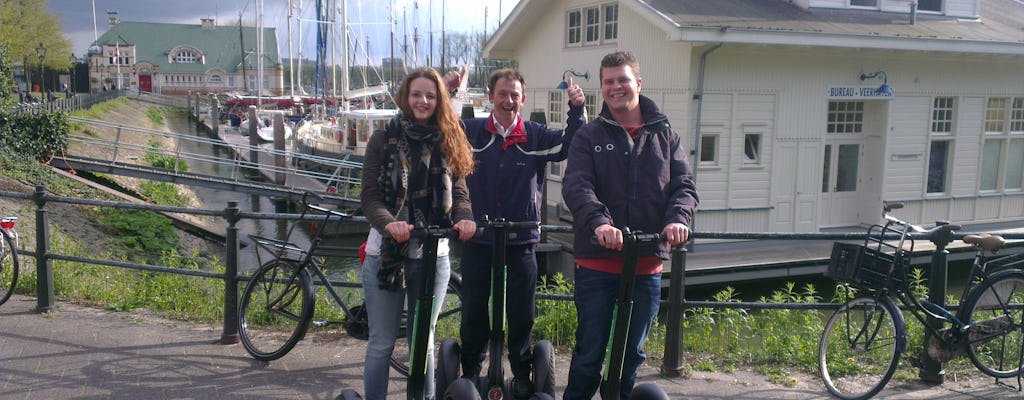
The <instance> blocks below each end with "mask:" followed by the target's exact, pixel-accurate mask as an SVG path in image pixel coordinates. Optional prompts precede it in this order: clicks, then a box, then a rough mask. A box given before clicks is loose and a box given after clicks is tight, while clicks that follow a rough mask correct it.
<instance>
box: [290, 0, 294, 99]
mask: <svg viewBox="0 0 1024 400" xmlns="http://www.w3.org/2000/svg"><path fill="white" fill-rule="evenodd" d="M292 15H293V14H292V0H288V80H289V81H291V82H289V83H290V85H289V86H290V87H291V90H290V91H289V93H290V94H291V97H292V98H295V53H294V52H293V49H292Z"/></svg>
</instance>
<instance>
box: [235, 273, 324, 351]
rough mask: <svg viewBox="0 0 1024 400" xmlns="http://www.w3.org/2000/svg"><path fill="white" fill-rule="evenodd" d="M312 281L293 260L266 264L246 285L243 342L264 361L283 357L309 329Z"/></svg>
mask: <svg viewBox="0 0 1024 400" xmlns="http://www.w3.org/2000/svg"><path fill="white" fill-rule="evenodd" d="M312 319H313V282H312V281H311V280H310V278H309V273H308V272H306V270H305V269H302V268H299V266H298V265H296V263H295V262H294V261H289V260H281V259H278V260H272V261H270V262H268V263H266V264H263V266H262V267H260V269H259V270H257V271H256V273H255V274H253V276H252V280H250V281H249V283H248V284H247V285H246V286H245V292H243V294H242V301H241V304H240V305H239V308H238V324H239V329H238V334H239V337H240V338H241V339H242V346H244V347H245V350H246V351H248V352H249V354H251V355H252V356H253V358H255V359H257V360H261V361H271V360H276V359H278V358H281V357H282V356H284V355H285V354H288V352H289V351H291V349H292V348H293V347H295V344H296V343H298V342H299V340H300V339H302V337H303V336H304V335H305V334H306V330H307V329H309V323H310V321H312Z"/></svg>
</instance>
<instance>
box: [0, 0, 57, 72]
mask: <svg viewBox="0 0 1024 400" xmlns="http://www.w3.org/2000/svg"><path fill="white" fill-rule="evenodd" d="M40 43H42V44H43V46H44V47H46V58H44V59H43V65H44V66H45V67H46V68H50V69H56V70H61V71H64V70H67V69H68V68H70V66H71V61H70V60H69V59H68V58H69V56H70V55H71V41H70V40H68V39H67V38H66V37H64V35H63V33H62V32H61V27H60V20H58V19H57V17H56V16H55V15H53V14H51V13H50V12H49V11H47V7H46V0H0V45H6V46H7V51H8V59H9V60H11V62H12V64H20V65H21V66H22V67H24V68H25V72H26V75H27V76H31V73H32V72H34V71H38V70H37V69H34V68H33V67H36V68H38V66H39V58H38V56H37V55H36V47H37V46H39V44H40ZM37 80H38V78H37Z"/></svg>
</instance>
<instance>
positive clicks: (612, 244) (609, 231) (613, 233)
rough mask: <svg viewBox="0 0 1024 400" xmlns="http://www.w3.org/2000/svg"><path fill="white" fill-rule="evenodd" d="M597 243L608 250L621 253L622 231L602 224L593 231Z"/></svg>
mask: <svg viewBox="0 0 1024 400" xmlns="http://www.w3.org/2000/svg"><path fill="white" fill-rule="evenodd" d="M594 237H596V238H597V243H598V244H600V245H601V247H604V248H606V249H609V250H615V251H622V231H621V230H619V228H616V227H614V226H611V225H608V224H604V225H601V226H599V227H597V228H596V229H594Z"/></svg>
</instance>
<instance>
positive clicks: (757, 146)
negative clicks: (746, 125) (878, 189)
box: [743, 133, 761, 164]
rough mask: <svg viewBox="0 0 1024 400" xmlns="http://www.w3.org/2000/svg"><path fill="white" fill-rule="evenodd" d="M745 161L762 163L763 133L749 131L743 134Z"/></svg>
mask: <svg viewBox="0 0 1024 400" xmlns="http://www.w3.org/2000/svg"><path fill="white" fill-rule="evenodd" d="M743 163H744V164H760V163H761V134H759V133H748V134H746V135H743Z"/></svg>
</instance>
